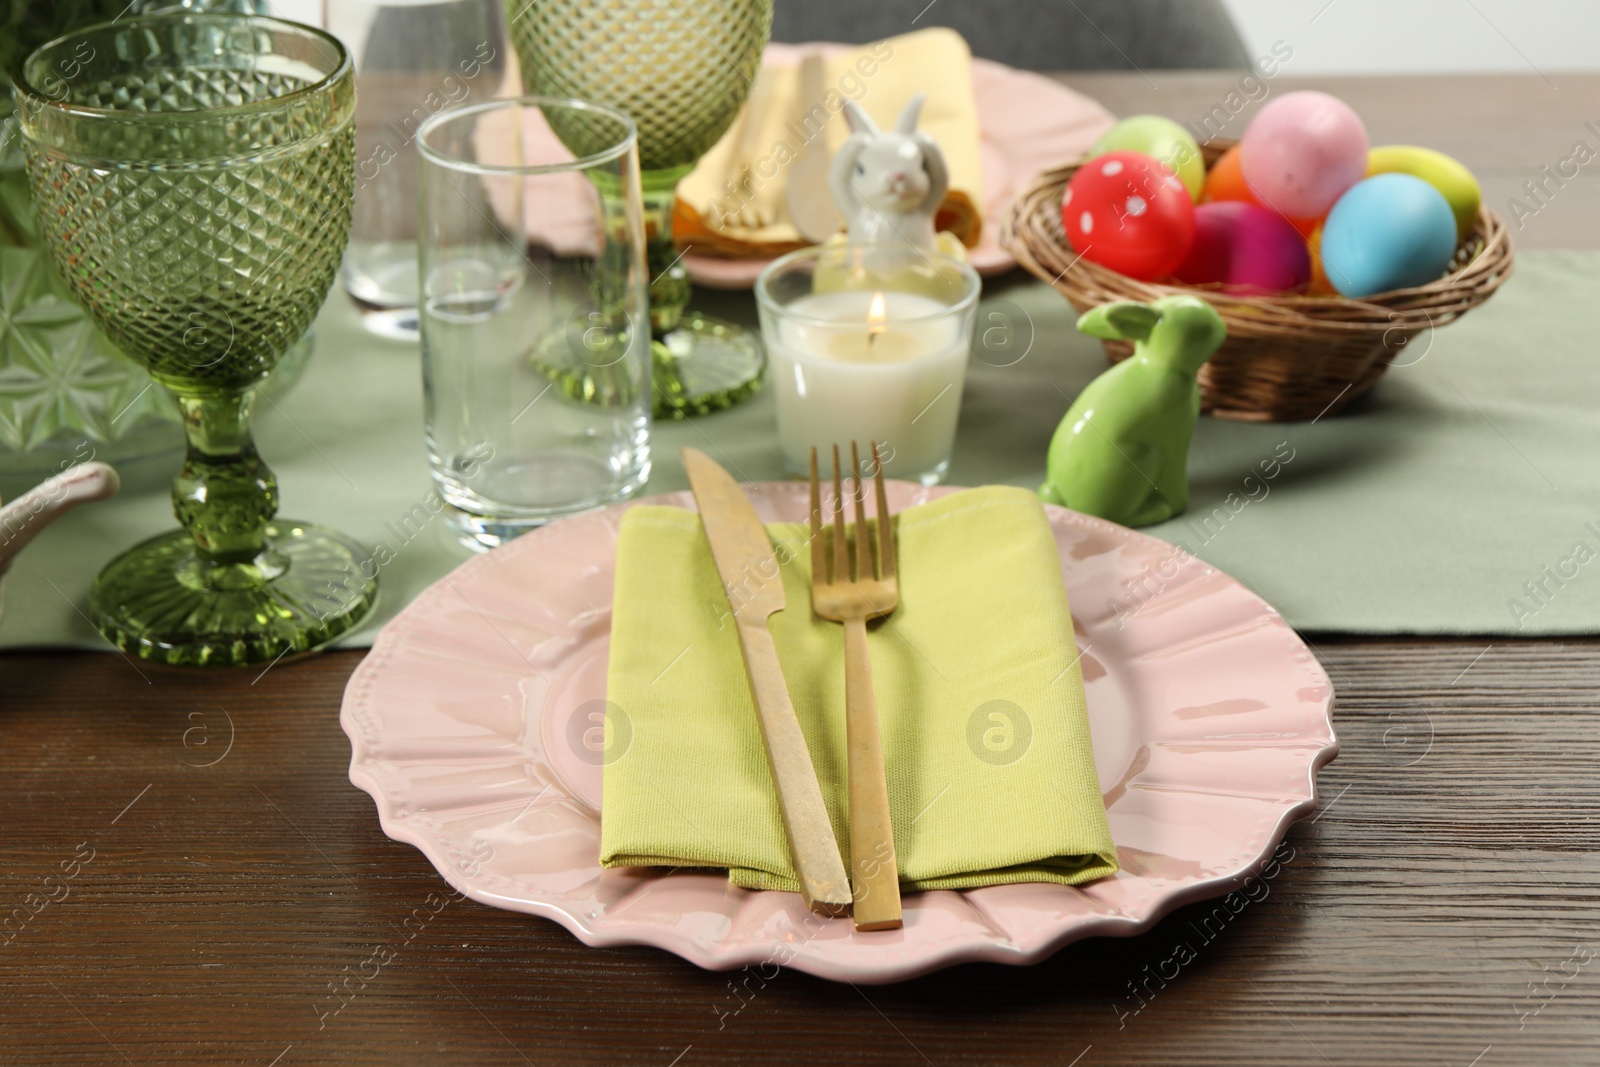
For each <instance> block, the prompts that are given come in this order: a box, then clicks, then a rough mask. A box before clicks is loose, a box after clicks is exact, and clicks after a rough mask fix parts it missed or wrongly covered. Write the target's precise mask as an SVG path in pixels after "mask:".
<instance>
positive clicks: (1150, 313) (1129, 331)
mask: <svg viewBox="0 0 1600 1067" xmlns="http://www.w3.org/2000/svg"><path fill="white" fill-rule="evenodd" d="M1160 321H1161V312H1160V311H1159V310H1158V309H1156V308H1153V307H1151V306H1150V305H1149V304H1137V303H1134V302H1133V301H1131V300H1118V301H1115V302H1113V303H1110V304H1101V305H1100V306H1099V307H1093V308H1090V309H1089V310H1088V311H1085V312H1084V313H1083V314H1082V316H1080V317H1079V319H1078V329H1079V330H1081V331H1082V332H1084V333H1086V334H1088V335H1089V336H1090V337H1099V338H1101V339H1102V340H1106V341H1143V340H1144V339H1145V338H1147V337H1149V336H1150V331H1151V330H1153V329H1155V328H1156V323H1158V322H1160Z"/></svg>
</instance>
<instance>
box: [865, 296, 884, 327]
mask: <svg viewBox="0 0 1600 1067" xmlns="http://www.w3.org/2000/svg"><path fill="white" fill-rule="evenodd" d="M888 317H889V312H888V308H887V307H885V306H884V300H883V294H882V293H873V294H872V303H871V304H869V305H867V333H869V334H880V333H882V332H883V330H884V325H883V323H884V320H885V319H887V318H888Z"/></svg>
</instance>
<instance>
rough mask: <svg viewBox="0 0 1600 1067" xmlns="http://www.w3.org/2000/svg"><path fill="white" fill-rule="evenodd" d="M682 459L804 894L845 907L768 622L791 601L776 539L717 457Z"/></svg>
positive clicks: (834, 850)
mask: <svg viewBox="0 0 1600 1067" xmlns="http://www.w3.org/2000/svg"><path fill="white" fill-rule="evenodd" d="M683 467H684V470H685V471H686V472H687V473H688V475H689V486H690V488H692V489H693V490H694V499H695V503H696V504H698V505H699V507H700V520H701V522H702V523H704V524H705V530H706V539H707V540H709V541H710V542H711V557H712V559H714V560H715V561H716V564H717V573H718V574H719V575H720V576H721V577H722V586H723V589H724V591H726V592H727V594H728V604H729V606H730V607H731V608H732V609H733V618H734V623H735V626H734V629H735V631H736V632H737V633H738V635H739V650H740V651H741V652H742V653H743V654H744V670H745V677H746V678H748V679H749V681H750V695H751V696H752V697H753V698H754V699H755V705H756V718H757V719H758V720H759V721H760V723H761V739H762V741H763V742H764V743H765V744H766V747H767V766H768V767H770V768H771V769H772V782H773V785H774V786H776V788H777V792H778V810H779V811H780V812H781V813H782V815H783V829H784V832H785V834H786V835H787V836H788V838H789V858H790V859H791V860H792V861H793V863H794V873H795V878H796V879H797V880H798V881H799V883H800V895H801V896H802V897H803V898H804V899H805V902H806V907H808V908H810V909H811V910H812V911H816V912H821V913H823V914H825V915H843V914H844V913H845V912H846V911H847V910H848V909H849V907H850V879H849V878H848V877H847V876H846V875H845V873H844V860H843V859H842V858H841V857H840V855H839V842H838V841H837V840H835V839H834V836H833V826H832V824H831V823H829V822H828V809H827V808H826V807H825V806H824V805H823V803H822V787H821V786H819V785H818V784H817V771H816V767H815V766H814V765H813V764H812V762H811V751H810V749H808V748H807V747H806V739H805V735H804V734H803V733H801V732H800V720H799V719H797V718H795V714H794V705H793V704H792V703H790V701H789V686H788V684H787V683H786V682H784V680H783V668H782V667H781V666H780V665H779V663H778V646H777V645H775V644H773V641H772V631H771V630H770V629H768V627H767V620H768V618H770V617H771V616H772V615H774V614H775V613H777V612H780V611H782V610H783V608H784V595H783V580H782V578H780V577H779V573H778V560H777V556H776V555H775V554H774V553H773V550H772V541H771V540H770V539H769V538H768V537H767V528H766V527H765V526H763V525H762V524H761V519H760V518H759V517H758V516H757V515H756V509H755V508H754V507H752V506H751V505H750V501H749V499H748V498H747V497H746V496H745V495H744V491H743V490H741V489H740V488H739V483H737V482H735V481H734V480H733V479H732V478H731V477H730V476H729V475H728V472H727V471H725V470H723V469H722V468H721V467H719V466H718V465H717V463H716V461H715V460H713V459H712V458H711V457H710V456H708V455H706V454H705V453H704V452H701V451H699V450H698V449H694V448H685V449H683Z"/></svg>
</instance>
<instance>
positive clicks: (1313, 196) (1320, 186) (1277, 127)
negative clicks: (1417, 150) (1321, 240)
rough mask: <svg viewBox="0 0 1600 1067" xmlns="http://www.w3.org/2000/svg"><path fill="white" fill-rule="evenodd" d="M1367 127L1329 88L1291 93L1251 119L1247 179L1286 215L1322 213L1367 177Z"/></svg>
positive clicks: (1243, 152)
mask: <svg viewBox="0 0 1600 1067" xmlns="http://www.w3.org/2000/svg"><path fill="white" fill-rule="evenodd" d="M1367 148H1368V144H1367V128H1366V127H1365V126H1363V125H1362V124H1361V118H1360V117H1359V116H1358V115H1357V114H1356V113H1355V112H1354V111H1352V110H1351V109H1350V106H1349V105H1348V104H1346V103H1345V102H1344V101H1342V100H1340V99H1339V98H1337V97H1334V96H1329V95H1328V94H1327V93H1318V92H1311V91H1301V92H1295V93H1286V94H1284V95H1283V96H1280V97H1278V98H1277V99H1276V100H1273V101H1270V102H1269V103H1268V104H1267V105H1266V106H1265V107H1263V108H1262V109H1261V111H1260V112H1259V113H1257V115H1256V117H1255V118H1254V119H1252V120H1251V122H1250V125H1249V127H1248V128H1247V129H1246V130H1245V131H1244V138H1243V140H1242V141H1241V142H1240V158H1241V165H1242V169H1243V171H1244V180H1245V182H1246V184H1248V185H1249V186H1250V191H1251V192H1253V193H1255V195H1256V199H1258V200H1260V201H1261V202H1262V203H1263V204H1265V205H1267V206H1268V207H1270V208H1272V209H1273V210H1275V211H1277V212H1278V213H1279V214H1282V215H1290V216H1294V217H1297V218H1320V217H1321V216H1323V215H1325V214H1327V213H1328V209H1329V208H1331V207H1333V204H1334V201H1336V200H1338V199H1339V197H1341V196H1343V195H1344V192H1345V190H1347V189H1349V188H1350V187H1351V186H1352V185H1354V184H1355V183H1356V182H1358V181H1360V180H1361V179H1362V178H1365V177H1366V176H1367Z"/></svg>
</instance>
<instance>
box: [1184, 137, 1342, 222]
mask: <svg viewBox="0 0 1600 1067" xmlns="http://www.w3.org/2000/svg"><path fill="white" fill-rule="evenodd" d="M1241 155H1242V153H1241V152H1240V150H1239V146H1238V145H1234V146H1233V147H1232V148H1230V149H1228V150H1227V151H1226V152H1224V153H1222V156H1221V157H1220V158H1219V159H1218V160H1217V161H1216V162H1215V163H1213V164H1212V165H1211V170H1210V171H1208V172H1207V173H1206V185H1205V190H1204V192H1203V193H1202V194H1201V197H1200V200H1201V202H1202V203H1208V202H1211V201H1224V200H1237V201H1239V202H1240V203H1245V204H1260V203H1261V201H1259V200H1257V199H1256V194H1255V193H1252V192H1251V191H1250V186H1249V184H1248V183H1247V182H1246V181H1245V180H1244V169H1243V168H1242V167H1241V166H1240V162H1239V161H1240V157H1241ZM1289 222H1290V224H1291V225H1293V226H1294V228H1295V229H1296V230H1299V231H1300V236H1302V237H1307V238H1309V237H1310V236H1311V235H1312V234H1313V233H1315V232H1316V231H1317V227H1318V226H1321V225H1322V219H1321V218H1309V219H1299V218H1291V219H1289Z"/></svg>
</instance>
